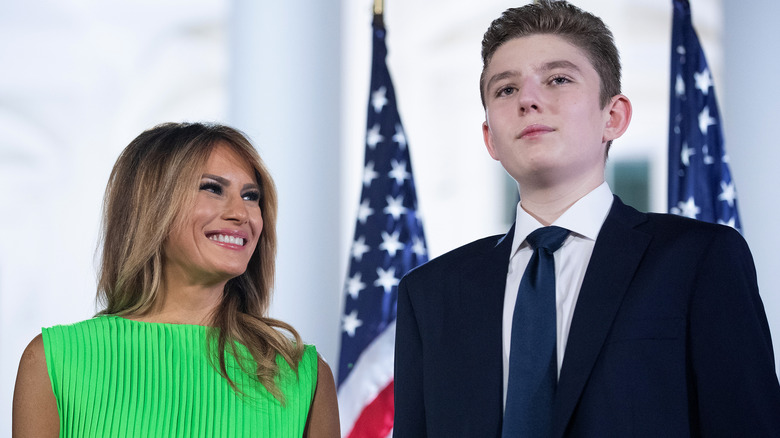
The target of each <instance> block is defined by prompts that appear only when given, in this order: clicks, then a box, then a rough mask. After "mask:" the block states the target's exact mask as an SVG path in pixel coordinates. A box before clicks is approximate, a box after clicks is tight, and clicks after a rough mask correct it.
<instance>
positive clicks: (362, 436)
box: [348, 382, 394, 438]
mask: <svg viewBox="0 0 780 438" xmlns="http://www.w3.org/2000/svg"><path fill="white" fill-rule="evenodd" d="M393 409H394V408H393V382H390V384H389V385H387V386H386V387H385V389H383V390H382V392H380V393H379V395H378V396H377V398H375V399H374V401H372V402H371V403H370V404H369V405H368V406H366V408H365V409H363V412H362V413H361V414H360V418H358V420H357V421H356V422H355V427H354V428H353V429H352V431H351V432H350V433H349V435H348V437H349V438H373V437H385V436H387V434H388V433H390V431H391V430H392V429H393V412H394V411H393Z"/></svg>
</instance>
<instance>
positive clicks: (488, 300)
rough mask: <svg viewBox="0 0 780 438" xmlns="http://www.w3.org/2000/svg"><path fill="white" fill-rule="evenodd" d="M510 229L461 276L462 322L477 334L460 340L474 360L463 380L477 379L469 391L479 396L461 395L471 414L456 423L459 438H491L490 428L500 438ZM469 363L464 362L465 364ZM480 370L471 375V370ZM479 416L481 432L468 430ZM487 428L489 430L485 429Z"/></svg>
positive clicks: (511, 235)
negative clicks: (469, 323)
mask: <svg viewBox="0 0 780 438" xmlns="http://www.w3.org/2000/svg"><path fill="white" fill-rule="evenodd" d="M513 236H514V226H513V227H512V228H511V229H510V230H509V232H508V233H507V234H506V235H505V236H504V237H502V238H501V239H500V240H499V241H498V242H497V243H496V245H495V246H494V247H492V248H491V249H490V250H488V251H486V252H484V253H483V256H482V257H481V259H480V261H479V262H478V263H476V264H475V265H474V266H473V269H474V270H473V271H467V272H463V273H462V274H465V275H463V281H464V283H463V286H464V287H463V288H461V290H462V291H464V292H465V293H468V294H469V295H470V296H469V297H463V298H464V300H463V301H462V302H463V303H464V308H463V311H464V312H467V313H468V316H466V315H464V317H463V319H464V320H469V319H470V318H476V319H471V320H472V321H473V323H474V324H475V325H476V326H479V327H482V329H480V330H469V333H467V334H464V336H463V337H464V338H468V339H469V341H468V342H466V343H465V345H468V347H467V348H468V351H466V352H465V353H466V354H467V355H468V357H469V358H473V359H474V363H473V364H470V365H473V367H471V369H469V370H465V371H466V372H465V373H464V376H469V375H471V376H472V377H471V378H472V379H477V380H476V381H475V382H474V383H475V385H474V386H473V387H471V390H473V391H479V392H481V393H482V395H481V396H475V394H472V395H471V396H469V395H467V394H466V395H465V397H466V398H468V399H470V400H472V401H471V402H470V403H472V404H471V406H470V412H471V414H469V415H466V416H465V417H464V418H463V419H461V420H459V421H464V422H465V423H464V425H463V430H462V432H463V436H472V435H471V434H470V433H473V434H474V435H473V436H492V432H493V430H491V428H492V427H497V429H495V430H496V431H497V432H496V433H497V434H498V435H499V436H500V433H501V418H502V416H503V360H502V348H501V345H502V344H501V339H502V334H501V333H502V318H501V315H502V312H503V306H504V291H505V289H506V275H507V269H508V267H509V253H510V251H511V248H512V239H513ZM470 360H471V359H468V360H466V362H469V361H470ZM477 369H478V370H481V371H480V372H478V373H476V374H474V370H477ZM472 415H474V416H479V417H480V418H481V419H480V421H479V422H476V423H479V424H483V425H486V426H485V427H484V428H482V427H481V429H482V430H470V427H472V426H473V423H475V422H474V421H472V420H469V418H471V416H472ZM487 425H489V426H487Z"/></svg>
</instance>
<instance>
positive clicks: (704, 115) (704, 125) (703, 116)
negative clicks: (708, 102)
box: [699, 106, 717, 136]
mask: <svg viewBox="0 0 780 438" xmlns="http://www.w3.org/2000/svg"><path fill="white" fill-rule="evenodd" d="M716 122H717V120H715V118H714V117H712V116H710V107H709V106H705V107H704V109H703V110H701V113H699V129H700V130H701V135H705V136H706V135H707V129H708V128H709V127H710V126H713V125H715V123H716Z"/></svg>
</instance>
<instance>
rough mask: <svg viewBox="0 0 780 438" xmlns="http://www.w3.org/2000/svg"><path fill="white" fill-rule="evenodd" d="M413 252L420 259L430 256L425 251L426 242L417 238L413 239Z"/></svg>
mask: <svg viewBox="0 0 780 438" xmlns="http://www.w3.org/2000/svg"><path fill="white" fill-rule="evenodd" d="M412 241H413V242H414V243H412V252H413V253H415V254H416V255H417V256H418V257H424V256H426V255H427V254H428V252H427V251H426V250H425V242H423V240H422V239H420V238H419V237H417V236H413V237H412Z"/></svg>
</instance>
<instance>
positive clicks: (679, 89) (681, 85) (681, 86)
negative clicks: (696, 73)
mask: <svg viewBox="0 0 780 438" xmlns="http://www.w3.org/2000/svg"><path fill="white" fill-rule="evenodd" d="M674 92H675V94H676V95H677V97H683V96H685V81H684V80H683V78H682V76H681V75H677V80H676V81H675V83H674Z"/></svg>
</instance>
